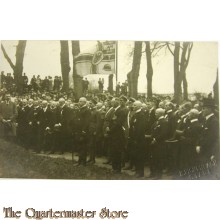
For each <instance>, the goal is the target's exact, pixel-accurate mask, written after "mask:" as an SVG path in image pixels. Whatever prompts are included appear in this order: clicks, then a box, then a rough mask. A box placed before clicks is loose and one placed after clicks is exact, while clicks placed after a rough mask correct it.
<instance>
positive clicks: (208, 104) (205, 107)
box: [202, 98, 215, 117]
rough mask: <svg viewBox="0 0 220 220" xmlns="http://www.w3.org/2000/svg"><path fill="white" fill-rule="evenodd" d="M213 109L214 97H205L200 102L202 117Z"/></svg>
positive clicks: (212, 111)
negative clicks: (201, 102)
mask: <svg viewBox="0 0 220 220" xmlns="http://www.w3.org/2000/svg"><path fill="white" fill-rule="evenodd" d="M214 110H215V101H214V99H210V98H206V99H204V100H203V104H202V114H203V116H204V117H206V116H207V115H210V114H211V113H214Z"/></svg>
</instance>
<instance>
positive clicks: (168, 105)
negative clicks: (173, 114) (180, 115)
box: [165, 102, 175, 111]
mask: <svg viewBox="0 0 220 220" xmlns="http://www.w3.org/2000/svg"><path fill="white" fill-rule="evenodd" d="M174 107H175V106H174V104H173V103H172V102H166V104H165V110H166V111H169V110H174Z"/></svg>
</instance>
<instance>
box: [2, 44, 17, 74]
mask: <svg viewBox="0 0 220 220" xmlns="http://www.w3.org/2000/svg"><path fill="white" fill-rule="evenodd" d="M1 49H2V52H3V54H4V57H5V59H6V60H7V61H8V63H9V65H10V66H11V68H12V69H13V70H15V65H14V64H13V63H12V61H11V59H10V57H9V56H8V54H7V52H6V51H5V48H4V46H3V44H1Z"/></svg>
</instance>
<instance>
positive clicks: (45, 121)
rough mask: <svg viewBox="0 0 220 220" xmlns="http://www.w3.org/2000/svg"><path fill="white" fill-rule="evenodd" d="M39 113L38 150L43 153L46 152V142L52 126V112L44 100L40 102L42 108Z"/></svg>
mask: <svg viewBox="0 0 220 220" xmlns="http://www.w3.org/2000/svg"><path fill="white" fill-rule="evenodd" d="M41 107H42V108H41V110H40V113H39V121H40V125H39V127H40V148H41V150H43V151H45V150H48V147H49V146H48V141H49V137H50V135H49V134H50V131H51V125H52V117H51V116H52V112H51V110H50V107H49V106H48V102H47V101H46V100H43V101H42V106H41Z"/></svg>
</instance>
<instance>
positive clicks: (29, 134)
mask: <svg viewBox="0 0 220 220" xmlns="http://www.w3.org/2000/svg"><path fill="white" fill-rule="evenodd" d="M58 94H59V95H58ZM0 136H1V137H2V138H6V139H7V140H10V141H16V142H17V143H18V144H19V145H21V146H22V147H24V148H26V149H27V150H31V151H34V152H37V153H40V152H41V153H47V154H54V153H59V154H63V153H64V152H72V153H77V154H78V161H77V165H82V166H86V165H87V164H94V163H95V162H96V158H97V157H99V156H103V157H105V158H106V161H105V162H104V163H106V164H109V165H111V166H112V172H114V173H117V174H120V173H121V171H122V170H123V169H124V170H132V169H133V170H134V171H135V174H136V177H137V178H142V177H144V169H145V167H146V166H148V167H149V168H150V172H151V174H150V176H149V177H148V178H154V179H160V178H161V177H162V174H163V172H167V173H170V174H176V173H177V172H179V171H181V170H186V169H189V168H191V167H195V166H198V165H200V164H206V163H208V162H209V161H214V160H215V161H217V162H218V161H219V120H218V109H217V106H216V105H215V103H214V100H213V99H212V98H211V97H209V98H204V99H203V100H193V101H185V102H183V103H182V104H180V105H177V104H175V103H174V102H173V101H172V99H171V97H169V96H165V97H160V98H159V97H154V98H153V99H151V100H148V99H146V98H145V97H138V98H137V99H134V98H132V97H127V96H125V95H121V96H120V97H117V96H112V95H110V94H107V93H106V94H103V93H101V94H99V95H90V96H89V95H87V96H85V97H81V98H79V99H76V98H75V97H72V96H71V95H70V94H64V93H56V94H54V93H33V92H28V93H25V94H24V95H20V96H11V94H10V91H6V90H4V92H2V93H1V96H0Z"/></svg>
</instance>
